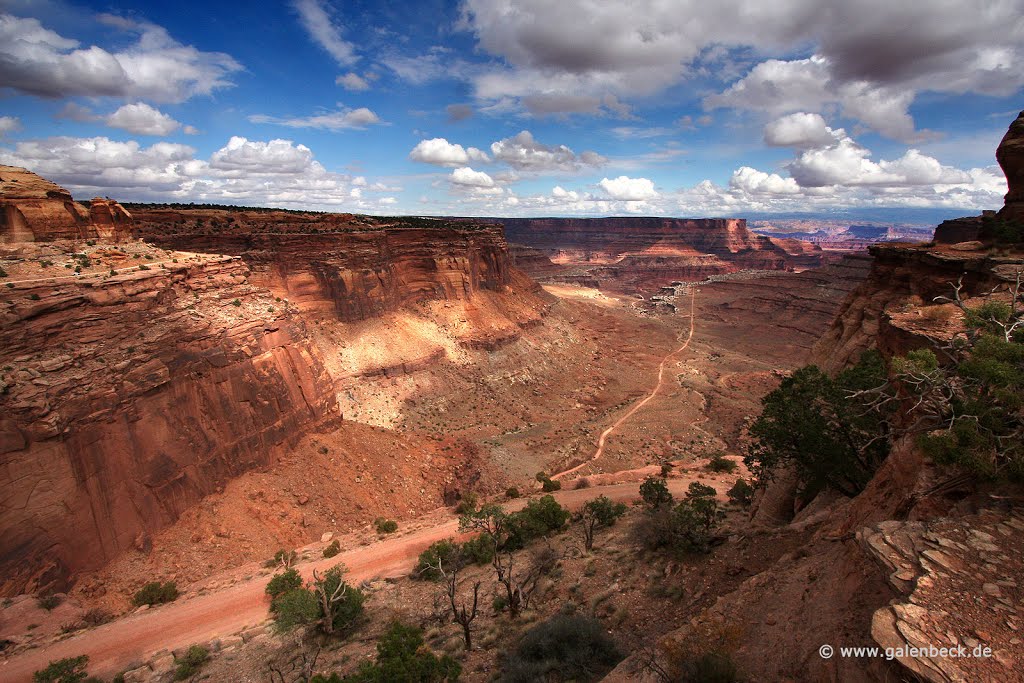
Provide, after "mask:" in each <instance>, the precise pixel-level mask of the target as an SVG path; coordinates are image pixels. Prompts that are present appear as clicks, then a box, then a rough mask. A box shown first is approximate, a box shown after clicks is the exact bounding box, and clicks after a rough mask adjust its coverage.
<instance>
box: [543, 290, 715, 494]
mask: <svg viewBox="0 0 1024 683" xmlns="http://www.w3.org/2000/svg"><path fill="white" fill-rule="evenodd" d="M696 297H697V289H696V288H695V287H691V288H690V332H689V334H687V335H686V341H685V342H684V343H683V345H682V346H680V347H679V348H678V349H676V350H675V351H672V352H671V353H669V354H668V355H667V356H665V357H664V358H663V359H662V360H661V364H660V365H659V366H658V381H657V382H656V383H655V385H654V389H653V390H652V391H651V393H649V394H648V395H647V396H646V397H645V398H644V399H643V400H642V401H640V402H639V403H637V404H636V405H635V406H633V407H632V408H630V409H629V412H627V413H626V414H625V415H623V416H622V417H620V418H619V419H618V420H616V421H615V422H614V423H613V424H612V426H611V427H609V428H608V429H606V430H604V431H603V432H601V436H600V437H599V438H598V440H597V450H595V451H594V455H592V456H591V457H590V459H589V460H584V461H583V462H581V463H580V464H579V465H576V466H575V467H570V468H569V469H567V470H564V471H562V472H558V473H557V474H553V475H551V478H552V479H561V478H562V477H564V476H566V475H568V474H572V473H573V472H578V471H579V470H581V469H583V468H584V467H586V466H587V465H589V464H591V463H592V462H594V461H595V460H597V459H598V458H600V457H601V454H602V453H604V444H605V441H607V440H608V437H609V436H610V435H611V434H612V432H614V431H615V430H616V429H618V428H619V427H621V426H622V425H623V424H624V423H625V422H626V421H627V420H628V419H629V418H631V417H633V416H634V415H635V414H636V413H637V411H639V410H640V409H641V408H643V407H644V406H645V405H647V404H648V403H650V402H651V401H652V400H653V399H654V397H655V396H657V395H658V392H659V391H661V387H662V385H663V384H664V383H665V367H666V366H667V365H668V362H669V359H671V358H672V357H673V356H675V355H676V354H679V353H682V352H683V351H685V350H686V349H687V347H689V346H690V340H692V339H693V329H694V319H693V311H694V303H695V301H696Z"/></svg>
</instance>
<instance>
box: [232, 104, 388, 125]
mask: <svg viewBox="0 0 1024 683" xmlns="http://www.w3.org/2000/svg"><path fill="white" fill-rule="evenodd" d="M249 120H250V121H251V122H252V123H271V124H274V125H277V126H287V127H288V128H322V129H324V130H334V131H338V130H347V129H353V128H354V129H358V130H361V129H363V128H366V126H368V125H371V124H374V123H380V122H381V121H380V117H379V116H377V114H376V113H375V112H373V111H371V110H370V109H367V108H366V107H359V108H358V109H349V108H347V107H341V108H340V109H338V110H337V111H332V112H325V113H322V114H313V115H311V116H295V117H278V116H268V115H266V114H253V115H252V116H250V117H249Z"/></svg>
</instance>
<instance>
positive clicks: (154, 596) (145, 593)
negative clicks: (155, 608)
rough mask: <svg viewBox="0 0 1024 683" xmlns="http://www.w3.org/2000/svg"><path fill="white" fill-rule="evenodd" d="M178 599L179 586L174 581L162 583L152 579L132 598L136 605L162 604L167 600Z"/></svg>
mask: <svg viewBox="0 0 1024 683" xmlns="http://www.w3.org/2000/svg"><path fill="white" fill-rule="evenodd" d="M177 599H178V586H177V585H176V584H175V583H174V582H173V581H168V582H166V583H160V582H159V581H151V582H150V583H147V584H146V585H145V586H143V587H142V588H141V589H139V591H138V592H137V593H136V594H135V596H134V597H133V598H132V604H133V605H135V606H136V607H141V606H142V605H162V604H164V603H167V602H174V601H175V600H177Z"/></svg>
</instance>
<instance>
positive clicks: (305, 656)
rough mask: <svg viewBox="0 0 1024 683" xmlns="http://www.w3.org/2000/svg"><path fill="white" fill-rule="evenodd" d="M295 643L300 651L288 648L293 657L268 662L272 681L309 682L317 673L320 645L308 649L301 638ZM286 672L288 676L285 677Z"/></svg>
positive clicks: (281, 682) (285, 682) (271, 682)
mask: <svg viewBox="0 0 1024 683" xmlns="http://www.w3.org/2000/svg"><path fill="white" fill-rule="evenodd" d="M295 644H296V647H297V648H298V652H295V651H294V650H286V652H288V653H289V654H292V656H291V658H289V659H287V660H285V661H284V662H280V663H278V662H275V661H274V660H270V661H269V662H267V669H269V670H270V683H309V679H311V678H312V677H313V675H314V674H315V673H316V660H317V659H318V658H319V657H320V646H319V645H317V646H316V647H315V648H313V649H307V648H306V647H305V646H303V645H302V644H301V639H300V640H299V641H296V643H295ZM293 653H294V654H293ZM286 674H287V676H288V678H285V675H286Z"/></svg>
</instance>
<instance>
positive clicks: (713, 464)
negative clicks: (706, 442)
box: [707, 453, 736, 473]
mask: <svg viewBox="0 0 1024 683" xmlns="http://www.w3.org/2000/svg"><path fill="white" fill-rule="evenodd" d="M707 468H708V469H709V470H710V471H712V472H719V473H721V472H732V471H733V470H734V469H736V463H735V462H733V461H732V460H729V458H727V457H725V455H723V454H722V453H715V454H714V455H712V456H711V459H710V460H708V464H707Z"/></svg>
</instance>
